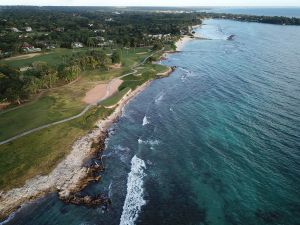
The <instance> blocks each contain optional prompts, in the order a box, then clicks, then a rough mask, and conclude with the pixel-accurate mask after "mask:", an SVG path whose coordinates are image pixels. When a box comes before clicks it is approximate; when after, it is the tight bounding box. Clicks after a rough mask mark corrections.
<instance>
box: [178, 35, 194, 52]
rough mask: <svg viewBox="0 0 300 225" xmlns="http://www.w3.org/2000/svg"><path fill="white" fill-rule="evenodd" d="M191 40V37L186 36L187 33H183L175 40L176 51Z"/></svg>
mask: <svg viewBox="0 0 300 225" xmlns="http://www.w3.org/2000/svg"><path fill="white" fill-rule="evenodd" d="M191 40H193V38H192V37H190V36H188V35H184V36H183V37H182V38H180V39H179V40H178V41H177V42H176V44H175V45H176V51H181V50H182V49H183V47H184V46H185V45H186V43H188V42H189V41H191Z"/></svg>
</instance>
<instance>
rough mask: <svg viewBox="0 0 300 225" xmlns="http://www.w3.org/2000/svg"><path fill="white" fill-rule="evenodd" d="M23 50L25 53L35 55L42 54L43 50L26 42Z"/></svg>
mask: <svg viewBox="0 0 300 225" xmlns="http://www.w3.org/2000/svg"><path fill="white" fill-rule="evenodd" d="M21 49H22V51H23V52H25V53H34V52H41V51H42V49H41V48H35V47H34V46H33V45H30V44H28V43H27V42H24V44H23V45H22V47H21Z"/></svg>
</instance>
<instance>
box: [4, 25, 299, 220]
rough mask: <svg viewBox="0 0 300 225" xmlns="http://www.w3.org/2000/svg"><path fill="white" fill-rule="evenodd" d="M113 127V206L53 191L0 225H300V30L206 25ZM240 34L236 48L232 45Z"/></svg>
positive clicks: (108, 181) (98, 186)
mask: <svg viewBox="0 0 300 225" xmlns="http://www.w3.org/2000/svg"><path fill="white" fill-rule="evenodd" d="M196 34H197V35H199V36H202V37H206V38H209V39H210V40H198V39H195V40H192V41H190V42H188V43H187V44H186V45H185V46H184V48H183V50H182V52H180V53H176V54H170V55H169V56H168V59H167V60H165V61H163V62H161V63H162V64H165V65H169V66H177V69H176V70H175V72H173V73H172V74H171V75H170V76H169V77H167V78H163V79H159V80H155V81H153V82H152V83H151V85H150V86H149V87H148V88H147V89H146V90H145V91H143V92H142V93H141V94H139V95H138V96H137V97H136V98H134V99H133V100H132V101H131V102H130V103H129V104H128V105H127V106H126V107H125V109H124V112H123V114H122V116H121V118H120V119H119V121H118V122H117V123H116V124H114V125H113V127H112V128H111V129H110V131H109V132H110V135H109V138H108V140H107V147H106V150H105V152H104V156H103V160H104V163H105V165H106V170H105V172H103V173H102V174H101V175H102V180H101V181H100V182H99V183H93V184H91V185H89V186H88V187H87V188H86V189H85V190H83V192H84V193H89V194H101V193H102V194H105V195H107V196H110V198H111V200H112V206H111V208H109V209H108V210H107V211H105V210H103V209H101V208H87V207H84V206H74V205H67V204H64V203H62V202H61V201H60V200H58V198H57V195H56V194H50V195H48V196H46V197H44V198H42V199H40V200H38V201H36V202H34V203H31V204H28V205H25V206H23V207H22V208H21V209H20V210H18V211H17V212H16V213H15V214H14V215H12V216H11V218H10V219H9V220H8V221H7V222H4V223H2V224H18V225H20V224H22V225H43V224H45V225H46V224H49V225H50V224H51V225H52V224H57V225H65V224H68V225H94V224H95V225H96V224H97V225H98V224H99V225H100V224H101V225H119V224H121V225H133V224H136V225H158V224H163V225H196V224H197V225H235V224H239V225H240V224H243V225H260V224H278V225H279V224H285V225H297V224H300V44H299V40H300V27H297V26H279V25H268V24H259V23H242V22H237V21H229V20H206V21H204V25H203V26H202V27H200V28H197V30H196ZM232 34H234V35H235V37H234V39H233V40H232V41H229V40H227V37H228V36H229V35H232Z"/></svg>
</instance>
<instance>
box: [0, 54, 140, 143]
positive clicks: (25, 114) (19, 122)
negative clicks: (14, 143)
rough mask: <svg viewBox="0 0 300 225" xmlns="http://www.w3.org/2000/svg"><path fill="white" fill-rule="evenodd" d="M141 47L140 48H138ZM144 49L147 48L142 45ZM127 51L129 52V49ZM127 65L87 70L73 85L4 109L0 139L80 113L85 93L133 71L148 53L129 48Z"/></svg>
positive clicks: (0, 125) (0, 124)
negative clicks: (31, 101) (12, 108)
mask: <svg viewBox="0 0 300 225" xmlns="http://www.w3.org/2000/svg"><path fill="white" fill-rule="evenodd" d="M136 51H137V50H136ZM139 51H141V52H143V51H145V49H139ZM126 54H127V53H126ZM127 55H128V57H126V58H125V59H124V60H125V61H126V62H124V63H125V64H126V63H127V64H126V66H123V67H122V68H120V69H113V70H110V71H99V70H95V71H84V72H82V74H81V79H80V80H79V81H77V82H76V83H74V84H72V85H67V86H64V87H58V88H55V89H52V90H48V91H47V92H46V93H45V94H44V96H43V97H41V98H40V99H38V100H37V101H35V102H33V103H29V104H27V105H24V106H23V107H21V108H18V109H16V110H13V111H9V112H7V113H0V141H3V140H6V139H8V138H10V137H13V136H15V135H17V134H20V133H22V132H24V131H27V130H30V129H32V128H36V127H39V126H42V125H44V124H48V123H51V122H55V121H58V120H61V119H64V118H67V117H70V116H73V115H76V114H78V113H79V112H81V111H82V110H83V108H84V107H85V105H86V104H85V103H84V102H82V98H83V97H84V95H85V93H86V92H87V91H88V90H90V89H91V88H93V87H94V86H96V85H97V84H99V82H104V81H105V82H106V81H107V80H110V79H112V78H114V77H118V76H121V75H122V74H124V73H126V72H128V71H130V68H131V67H132V66H133V65H134V64H136V63H137V62H140V61H141V60H143V59H144V58H145V57H146V54H144V55H137V54H136V53H135V52H134V50H129V51H128V54H127Z"/></svg>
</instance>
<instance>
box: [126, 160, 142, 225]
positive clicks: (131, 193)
mask: <svg viewBox="0 0 300 225" xmlns="http://www.w3.org/2000/svg"><path fill="white" fill-rule="evenodd" d="M144 169H146V164H145V162H144V161H143V160H142V159H140V158H138V157H137V156H136V155H135V156H134V157H133V158H132V160H131V171H130V173H129V174H128V180H127V194H126V198H125V202H124V205H123V212H122V215H121V220H120V225H134V222H135V221H136V219H137V218H138V215H139V213H140V211H141V208H142V206H143V205H145V204H146V201H145V200H144V198H143V197H144V189H143V185H144V181H143V178H144V176H145V175H146V174H145V173H144Z"/></svg>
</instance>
